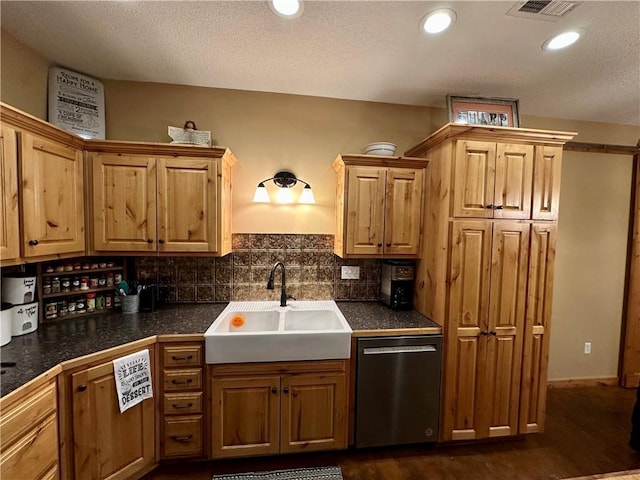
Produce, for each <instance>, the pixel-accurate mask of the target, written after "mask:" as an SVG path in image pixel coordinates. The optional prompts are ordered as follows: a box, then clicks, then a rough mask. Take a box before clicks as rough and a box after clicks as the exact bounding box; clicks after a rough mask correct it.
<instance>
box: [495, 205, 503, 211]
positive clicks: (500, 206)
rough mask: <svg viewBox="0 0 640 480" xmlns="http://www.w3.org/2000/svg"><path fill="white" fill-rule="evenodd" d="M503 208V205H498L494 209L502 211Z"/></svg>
mask: <svg viewBox="0 0 640 480" xmlns="http://www.w3.org/2000/svg"><path fill="white" fill-rule="evenodd" d="M503 208H504V205H498V206H497V207H496V210H502V209H503Z"/></svg>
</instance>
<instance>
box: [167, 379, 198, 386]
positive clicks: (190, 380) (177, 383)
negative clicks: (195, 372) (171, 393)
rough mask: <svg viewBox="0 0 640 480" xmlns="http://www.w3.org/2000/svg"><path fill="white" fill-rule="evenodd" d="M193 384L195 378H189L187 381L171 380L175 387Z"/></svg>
mask: <svg viewBox="0 0 640 480" xmlns="http://www.w3.org/2000/svg"><path fill="white" fill-rule="evenodd" d="M192 382H193V378H187V379H186V380H171V383H173V384H174V385H186V384H189V383H192Z"/></svg>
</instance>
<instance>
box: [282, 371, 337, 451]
mask: <svg viewBox="0 0 640 480" xmlns="http://www.w3.org/2000/svg"><path fill="white" fill-rule="evenodd" d="M281 399H282V400H281V402H282V404H281V408H282V428H281V450H280V451H281V453H293V452H310V451H315V450H330V449H339V448H346V447H347V418H346V412H347V408H346V406H347V404H346V402H347V399H346V379H345V375H344V374H325V375H323V374H313V375H312V374H308V375H298V376H285V377H283V378H282V393H281Z"/></svg>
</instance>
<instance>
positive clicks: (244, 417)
mask: <svg viewBox="0 0 640 480" xmlns="http://www.w3.org/2000/svg"><path fill="white" fill-rule="evenodd" d="M209 382H210V391H211V425H210V426H209V428H210V429H211V432H212V446H211V447H212V449H211V455H212V457H213V458H224V457H241V456H254V455H269V454H277V453H294V452H310V451H318V450H334V449H342V448H346V447H347V368H346V362H345V361H327V362H299V363H274V364H247V365H212V366H210V370H209Z"/></svg>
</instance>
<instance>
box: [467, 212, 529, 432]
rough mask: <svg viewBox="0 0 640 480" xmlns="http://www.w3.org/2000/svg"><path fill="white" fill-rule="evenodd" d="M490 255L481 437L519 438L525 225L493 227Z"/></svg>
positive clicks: (526, 250)
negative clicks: (489, 287)
mask: <svg viewBox="0 0 640 480" xmlns="http://www.w3.org/2000/svg"><path fill="white" fill-rule="evenodd" d="M491 250H492V252H491V290H490V293H489V328H488V333H489V335H488V336H486V341H487V343H488V348H487V358H486V366H485V369H486V375H485V381H483V382H482V383H481V385H480V395H479V397H480V398H481V402H482V403H481V405H479V407H480V411H481V412H482V414H483V416H482V421H481V425H482V428H481V430H480V433H481V435H482V436H483V437H486V436H489V437H497V436H507V435H516V434H517V433H518V408H519V399H520V368H521V359H522V338H523V335H522V333H523V328H524V315H525V302H526V293H527V290H526V287H527V268H528V265H529V225H528V224H526V223H515V222H495V223H494V224H493V240H492V246H491Z"/></svg>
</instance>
